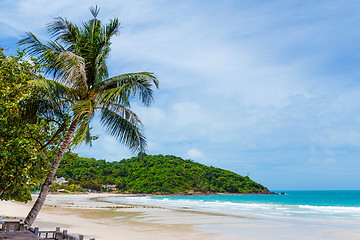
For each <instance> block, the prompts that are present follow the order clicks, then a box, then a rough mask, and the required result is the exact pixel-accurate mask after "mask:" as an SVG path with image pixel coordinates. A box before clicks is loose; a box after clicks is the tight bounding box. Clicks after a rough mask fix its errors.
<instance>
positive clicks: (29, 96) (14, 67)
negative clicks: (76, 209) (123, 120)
mask: <svg viewBox="0 0 360 240" xmlns="http://www.w3.org/2000/svg"><path fill="white" fill-rule="evenodd" d="M28 60H30V59H28V58H26V57H25V55H24V53H23V52H18V53H17V54H15V55H13V56H7V55H6V54H5V53H4V49H2V48H0V200H16V201H22V202H26V201H28V200H31V195H30V188H31V187H32V186H33V185H34V184H36V183H37V182H38V181H40V180H41V179H42V178H43V177H44V176H45V174H46V171H47V170H48V166H49V158H48V157H47V156H49V155H50V152H51V151H54V150H55V149H56V148H57V146H58V144H59V140H60V139H61V138H62V137H63V135H62V134H63V129H64V128H65V127H66V115H65V114H62V113H61V112H60V111H57V112H56V113H55V112H53V114H51V117H49V111H48V106H49V104H48V103H47V102H46V101H45V100H44V99H43V98H42V93H41V92H40V91H36V92H34V91H31V89H30V88H29V86H28V85H27V82H28V81H30V80H34V79H38V78H41V71H40V70H39V69H40V63H39V62H38V61H37V60H36V59H34V58H33V59H31V61H28ZM25 113H27V116H26V117H25V116H24V115H25Z"/></svg>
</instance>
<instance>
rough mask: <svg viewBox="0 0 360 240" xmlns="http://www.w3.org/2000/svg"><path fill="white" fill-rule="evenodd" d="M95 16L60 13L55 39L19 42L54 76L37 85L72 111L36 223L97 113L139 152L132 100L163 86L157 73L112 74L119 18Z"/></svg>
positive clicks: (141, 142) (146, 100)
mask: <svg viewBox="0 0 360 240" xmlns="http://www.w3.org/2000/svg"><path fill="white" fill-rule="evenodd" d="M90 12H91V14H92V16H93V19H91V20H89V21H88V22H84V23H83V24H82V25H81V26H77V25H75V24H73V23H72V22H70V21H68V20H66V19H64V18H61V17H58V18H56V19H55V21H54V22H52V23H50V24H48V26H47V28H48V31H49V33H50V34H51V38H52V40H50V41H48V42H47V43H41V42H40V41H39V40H38V39H37V38H36V37H35V36H34V35H33V34H32V33H27V37H26V38H24V39H23V40H21V41H20V42H19V43H20V44H21V45H24V46H25V47H26V49H27V50H28V53H29V54H30V55H34V56H38V57H39V59H40V60H41V61H42V62H43V63H45V64H46V68H45V73H48V74H52V75H53V76H54V79H55V80H47V79H41V80H33V81H31V85H32V86H33V87H34V88H35V89H41V90H44V91H46V93H47V94H46V96H45V97H46V98H48V99H51V100H52V101H56V102H61V103H62V106H65V107H66V108H67V109H68V112H69V114H70V115H71V124H70V126H69V128H68V130H67V133H66V136H65V138H64V140H63V142H62V145H61V147H60V149H59V151H58V153H57V155H56V157H55V159H54V161H53V164H52V167H51V170H50V172H49V174H48V176H47V178H46V180H45V182H44V184H43V185H42V188H41V191H40V194H39V196H38V198H37V200H36V202H35V204H34V206H33V208H32V209H31V211H30V212H29V214H28V216H27V217H26V219H25V222H26V223H27V224H29V225H31V224H32V223H33V222H34V220H35V218H36V216H37V214H38V213H39V211H40V209H41V207H42V205H43V203H44V201H45V198H46V196H47V194H48V191H49V187H50V184H51V182H52V180H53V178H54V176H55V174H56V171H57V168H58V166H59V164H60V161H61V160H62V158H63V155H64V153H65V151H66V149H68V148H69V147H70V145H71V144H72V146H74V147H76V146H78V145H79V144H80V143H81V142H83V141H86V142H91V135H90V127H89V124H90V122H91V120H92V119H93V117H94V114H95V112H98V113H99V114H100V115H101V120H100V121H101V124H102V125H103V126H104V127H105V129H106V130H107V132H108V133H109V134H110V135H112V136H114V137H116V138H117V139H118V140H120V142H121V143H123V144H125V145H126V146H127V147H129V148H130V149H131V150H133V151H134V152H141V151H143V150H144V148H145V146H146V140H145V137H144V135H143V130H142V129H143V126H142V123H141V121H140V119H139V117H138V116H137V115H136V114H135V113H134V112H133V111H131V110H130V100H131V99H132V98H133V97H135V96H136V97H138V99H139V101H140V102H141V103H142V104H144V105H145V106H149V105H150V104H151V103H152V102H153V86H154V85H155V87H158V81H157V79H156V77H155V76H154V74H152V73H148V72H139V73H128V74H123V75H119V76H115V77H111V78H108V69H107V66H106V59H107V57H108V56H109V53H110V45H111V41H110V40H111V37H113V36H115V35H116V34H117V33H118V32H119V26H120V22H119V20H118V19H117V18H114V19H112V20H111V21H110V22H109V23H108V24H106V25H104V24H102V23H101V21H100V20H99V19H97V15H98V13H99V9H98V8H97V7H95V8H91V9H90Z"/></svg>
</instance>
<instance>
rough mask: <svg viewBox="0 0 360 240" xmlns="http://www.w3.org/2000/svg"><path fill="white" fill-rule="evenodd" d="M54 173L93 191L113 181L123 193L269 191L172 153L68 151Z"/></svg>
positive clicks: (241, 178) (247, 180)
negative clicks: (110, 155)
mask: <svg viewBox="0 0 360 240" xmlns="http://www.w3.org/2000/svg"><path fill="white" fill-rule="evenodd" d="M57 175H58V176H59V177H64V178H66V179H67V180H69V181H70V182H71V183H75V184H79V185H80V186H82V187H84V188H91V189H96V190H99V186H101V185H102V184H114V185H116V187H117V188H118V190H119V191H121V192H124V193H173V194H175V193H179V194H180V193H218V192H222V193H268V189H267V188H265V187H264V186H262V185H260V184H258V183H256V182H254V181H252V180H250V179H249V178H248V177H243V176H240V175H238V174H236V173H233V172H230V171H227V170H223V169H220V168H215V167H208V166H205V165H202V164H200V163H196V162H193V161H191V160H183V159H181V158H179V157H175V156H163V155H156V156H151V155H146V154H142V156H141V157H133V158H130V159H127V160H121V161H120V162H106V161H105V160H95V159H93V158H83V157H78V156H77V154H74V153H67V154H66V155H65V156H64V159H63V162H62V163H61V164H60V166H59V169H58V172H57Z"/></svg>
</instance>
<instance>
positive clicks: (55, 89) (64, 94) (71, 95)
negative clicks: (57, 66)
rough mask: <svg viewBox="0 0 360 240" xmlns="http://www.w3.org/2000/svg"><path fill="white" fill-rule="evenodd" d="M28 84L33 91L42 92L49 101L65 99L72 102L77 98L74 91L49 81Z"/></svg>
mask: <svg viewBox="0 0 360 240" xmlns="http://www.w3.org/2000/svg"><path fill="white" fill-rule="evenodd" d="M28 84H29V85H30V86H31V87H32V88H34V89H35V90H40V91H43V92H44V93H45V94H46V96H47V97H48V98H49V99H53V100H54V101H62V100H64V99H65V100H67V101H69V102H72V101H74V100H75V99H77V98H78V94H79V92H78V91H77V90H76V89H73V88H71V87H68V86H66V85H65V84H62V83H60V82H57V81H54V80H49V79H35V80H30V81H28Z"/></svg>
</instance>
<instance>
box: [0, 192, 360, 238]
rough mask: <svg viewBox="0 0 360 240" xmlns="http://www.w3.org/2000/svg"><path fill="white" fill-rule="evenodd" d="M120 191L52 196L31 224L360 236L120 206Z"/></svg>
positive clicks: (91, 232)
mask: <svg viewBox="0 0 360 240" xmlns="http://www.w3.org/2000/svg"><path fill="white" fill-rule="evenodd" d="M118 196H124V197H127V199H129V195H119V194H106V193H104V194H98V193H91V194H50V195H49V196H48V198H47V200H46V203H45V206H44V207H43V209H42V210H41V212H40V214H39V216H38V218H37V220H36V221H35V223H34V224H33V226H34V227H39V228H40V229H41V230H54V229H55V228H56V227H61V229H67V230H68V232H69V233H70V234H72V235H78V234H83V235H85V239H88V238H89V237H95V238H96V239H99V240H100V239H107V240H109V239H124V240H128V239H140V240H141V239H144V240H145V239H150V240H151V239H159V240H163V239H164V240H165V239H187V240H195V239H206V240H217V239H231V240H232V239H234V240H235V239H241V240H255V239H267V240H272V239H277V240H279V239H284V240H285V239H299V240H300V239H301V240H304V239H309V240H310V239H324V240H325V239H326V240H329V239H330V240H332V239H333V240H338V239H349V240H355V239H360V224H359V223H358V222H353V223H350V224H349V222H342V221H335V220H331V221H321V220H317V219H299V218H263V217H259V216H256V215H254V216H249V215H247V216H235V215H230V214H221V213H210V212H205V211H192V210H189V209H186V208H184V209H173V208H169V207H167V206H166V205H164V206H149V205H147V206H146V205H139V204H129V203H125V204H121V203H114V202H112V201H109V199H111V198H114V197H118ZM31 206H32V202H30V203H27V204H23V203H16V202H10V201H1V202H0V216H2V217H3V218H7V217H10V218H17V219H24V218H25V217H26V214H27V213H28V211H29V210H30V208H31Z"/></svg>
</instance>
